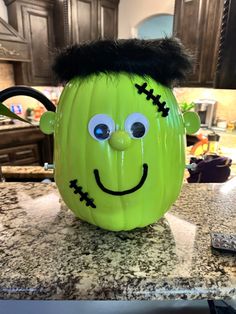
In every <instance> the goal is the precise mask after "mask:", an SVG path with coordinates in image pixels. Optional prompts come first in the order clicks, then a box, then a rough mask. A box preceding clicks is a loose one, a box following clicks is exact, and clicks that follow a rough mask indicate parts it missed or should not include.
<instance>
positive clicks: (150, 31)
mask: <svg viewBox="0 0 236 314" xmlns="http://www.w3.org/2000/svg"><path fill="white" fill-rule="evenodd" d="M173 18H174V16H173V15H171V14H158V15H153V16H150V17H148V18H146V19H144V20H142V21H141V22H139V23H138V25H137V26H136V34H137V38H141V39H155V38H163V37H165V36H168V37H169V36H172V33H173Z"/></svg>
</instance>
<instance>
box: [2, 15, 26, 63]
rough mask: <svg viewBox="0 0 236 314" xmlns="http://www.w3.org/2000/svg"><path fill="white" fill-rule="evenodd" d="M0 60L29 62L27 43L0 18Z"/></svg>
mask: <svg viewBox="0 0 236 314" xmlns="http://www.w3.org/2000/svg"><path fill="white" fill-rule="evenodd" d="M0 43H1V44H0V60H3V61H18V62H30V53H29V44H28V42H27V41H26V40H25V39H24V38H23V37H22V36H20V35H19V34H18V33H17V32H16V30H15V29H14V28H13V27H11V25H9V24H8V23H6V22H5V21H4V20H3V19H2V18H0Z"/></svg>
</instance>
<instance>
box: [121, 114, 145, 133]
mask: <svg viewBox="0 0 236 314" xmlns="http://www.w3.org/2000/svg"><path fill="white" fill-rule="evenodd" d="M148 128H149V122H148V119H147V118H146V117H145V116H144V115H143V114H141V113H138V112H134V113H132V114H130V115H129V116H128V117H127V119H126V120H125V130H126V131H127V132H129V134H130V136H131V137H132V138H142V137H144V136H145V135H146V133H147V131H148Z"/></svg>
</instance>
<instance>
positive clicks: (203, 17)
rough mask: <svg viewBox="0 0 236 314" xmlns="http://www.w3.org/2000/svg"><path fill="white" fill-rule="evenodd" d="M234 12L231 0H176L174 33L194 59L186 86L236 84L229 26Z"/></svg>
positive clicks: (228, 86) (235, 49)
mask: <svg viewBox="0 0 236 314" xmlns="http://www.w3.org/2000/svg"><path fill="white" fill-rule="evenodd" d="M233 6H234V7H233ZM235 15H236V3H235V1H232V0H231V1H230V0H217V1H212V0H176V1H175V16H174V34H175V36H177V37H178V38H180V39H181V41H182V42H183V44H184V45H185V47H186V48H188V49H189V51H190V52H191V53H192V54H193V56H194V59H195V62H194V64H195V65H194V70H193V73H192V75H191V76H189V78H188V80H187V82H186V83H185V86H205V87H217V88H218V87H220V88H236V74H235V73H236V71H235V70H234V73H233V71H232V70H233V68H234V69H235V55H236V44H235V43H233V41H234V40H233V34H234V32H233V30H232V29H233V28H234V31H235V23H234V20H235V18H236V16H235ZM230 36H231V40H230V39H229V38H230ZM234 42H235V41H234ZM225 64H227V69H226V67H225ZM226 72H227V74H226ZM223 75H225V78H223ZM229 77H230V78H231V80H232V84H229ZM226 79H227V80H228V81H227V80H226ZM223 81H224V83H223Z"/></svg>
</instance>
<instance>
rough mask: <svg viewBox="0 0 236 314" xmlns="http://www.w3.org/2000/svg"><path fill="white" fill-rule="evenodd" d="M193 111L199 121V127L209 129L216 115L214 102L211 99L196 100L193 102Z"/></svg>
mask: <svg viewBox="0 0 236 314" xmlns="http://www.w3.org/2000/svg"><path fill="white" fill-rule="evenodd" d="M194 104H195V111H196V112H197V113H198V115H199V117H200V120H201V127H206V128H211V127H212V125H213V123H214V120H215V113H216V101H215V100H213V99H197V100H195V101H194Z"/></svg>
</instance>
